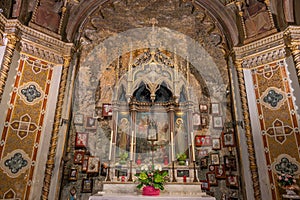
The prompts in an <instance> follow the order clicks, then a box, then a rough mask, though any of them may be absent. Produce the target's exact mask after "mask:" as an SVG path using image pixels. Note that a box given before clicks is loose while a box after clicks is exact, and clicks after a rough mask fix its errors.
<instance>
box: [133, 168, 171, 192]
mask: <svg viewBox="0 0 300 200" xmlns="http://www.w3.org/2000/svg"><path fill="white" fill-rule="evenodd" d="M135 176H136V177H137V180H136V182H138V185H137V188H138V189H141V188H142V187H144V186H153V187H154V188H155V189H160V190H164V189H165V188H164V184H165V183H166V181H167V179H168V177H167V176H168V172H167V171H162V170H161V167H159V166H158V167H157V166H156V167H154V169H152V170H148V167H142V171H141V173H140V174H136V175H135Z"/></svg>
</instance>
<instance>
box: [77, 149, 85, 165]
mask: <svg viewBox="0 0 300 200" xmlns="http://www.w3.org/2000/svg"><path fill="white" fill-rule="evenodd" d="M84 154H85V151H82V150H75V153H74V164H82V163H83V159H84Z"/></svg>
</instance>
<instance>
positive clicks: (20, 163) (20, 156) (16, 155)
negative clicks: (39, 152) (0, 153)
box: [0, 149, 31, 178]
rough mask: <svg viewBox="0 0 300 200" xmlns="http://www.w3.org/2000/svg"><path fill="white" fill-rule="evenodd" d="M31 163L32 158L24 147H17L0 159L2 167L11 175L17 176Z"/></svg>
mask: <svg viewBox="0 0 300 200" xmlns="http://www.w3.org/2000/svg"><path fill="white" fill-rule="evenodd" d="M30 165H31V160H30V158H29V157H28V155H27V154H26V153H25V152H24V151H23V150H22V149H16V150H14V151H13V152H11V153H9V154H7V155H6V156H5V157H3V159H2V160H1V161H0V167H1V168H2V169H3V172H5V173H6V174H7V175H8V176H9V177H12V178H16V177H18V176H19V175H20V174H22V173H23V172H25V171H26V170H27V169H28V168H29V167H30Z"/></svg>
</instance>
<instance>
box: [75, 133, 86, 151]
mask: <svg viewBox="0 0 300 200" xmlns="http://www.w3.org/2000/svg"><path fill="white" fill-rule="evenodd" d="M87 145H88V133H83V132H77V133H76V138H75V148H86V147H87Z"/></svg>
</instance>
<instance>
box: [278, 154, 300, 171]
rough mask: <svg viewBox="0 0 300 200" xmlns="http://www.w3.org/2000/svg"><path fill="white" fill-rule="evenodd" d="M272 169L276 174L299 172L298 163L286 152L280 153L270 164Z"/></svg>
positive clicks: (299, 164)
mask: <svg viewBox="0 0 300 200" xmlns="http://www.w3.org/2000/svg"><path fill="white" fill-rule="evenodd" d="M272 170H273V171H275V172H276V174H290V175H297V174H299V173H300V163H299V162H297V160H296V159H295V158H292V157H291V156H290V155H288V154H281V155H279V156H278V157H277V159H276V160H275V161H274V163H273V164H272Z"/></svg>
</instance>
